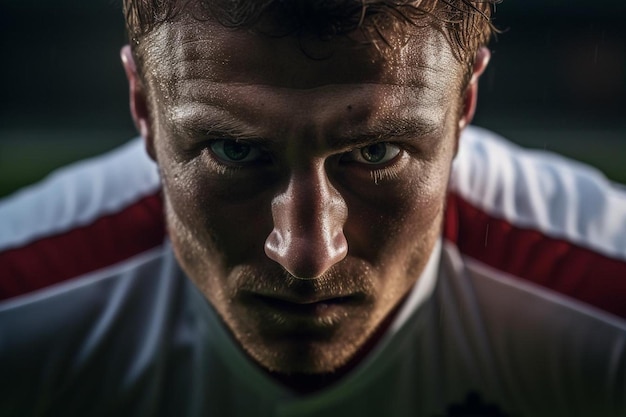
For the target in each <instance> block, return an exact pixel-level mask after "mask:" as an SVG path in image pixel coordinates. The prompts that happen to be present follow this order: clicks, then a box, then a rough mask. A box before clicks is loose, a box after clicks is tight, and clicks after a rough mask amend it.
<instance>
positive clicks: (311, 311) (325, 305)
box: [252, 294, 360, 317]
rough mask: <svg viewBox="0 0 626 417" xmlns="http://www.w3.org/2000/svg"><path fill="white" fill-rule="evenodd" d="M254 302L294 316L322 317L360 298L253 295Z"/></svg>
mask: <svg viewBox="0 0 626 417" xmlns="http://www.w3.org/2000/svg"><path fill="white" fill-rule="evenodd" d="M252 297H253V298H254V299H255V301H256V302H258V303H260V304H262V305H264V306H265V307H267V308H269V309H272V310H277V311H280V312H283V313H285V314H290V315H295V316H303V317H306V316H310V317H316V316H317V317H322V316H325V315H329V314H333V312H335V311H336V310H338V309H342V308H348V307H350V306H352V305H355V304H356V303H357V302H358V299H359V298H360V297H358V296H341V297H328V298H320V299H309V300H306V299H302V300H296V299H292V298H288V297H277V296H266V295H259V294H256V295H253V296H252Z"/></svg>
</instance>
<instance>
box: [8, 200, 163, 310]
mask: <svg viewBox="0 0 626 417" xmlns="http://www.w3.org/2000/svg"><path fill="white" fill-rule="evenodd" d="M164 236H165V221H164V218H163V205H162V202H161V197H160V195H159V194H155V195H150V196H147V197H144V198H142V199H141V200H139V201H137V202H136V203H134V204H132V205H130V206H128V207H126V208H124V209H123V210H122V211H120V212H118V213H114V214H110V215H106V216H103V217H100V218H98V219H97V220H95V221H94V222H93V223H91V224H89V225H86V226H81V227H77V228H74V229H71V230H69V231H67V232H64V233H61V234H58V235H53V236H48V237H44V238H42V239H39V240H36V241H34V242H32V243H29V244H27V245H25V246H23V247H20V248H15V249H10V250H7V251H5V252H2V253H0V266H1V269H2V275H3V276H2V279H0V300H1V299H6V298H10V297H15V296H17V295H21V294H26V293H29V292H31V291H35V290H38V289H41V288H44V287H47V286H50V285H53V284H56V283H59V282H62V281H65V280H67V279H70V278H74V277H77V276H80V275H84V274H86V273H89V272H92V271H95V270H97V269H100V268H105V267H107V266H110V265H113V264H115V263H118V262H121V261H123V260H125V259H128V258H130V257H131V256H133V255H137V254H139V253H141V252H143V251H146V250H148V249H151V248H154V247H156V246H158V245H160V244H161V243H162V242H163V239H164Z"/></svg>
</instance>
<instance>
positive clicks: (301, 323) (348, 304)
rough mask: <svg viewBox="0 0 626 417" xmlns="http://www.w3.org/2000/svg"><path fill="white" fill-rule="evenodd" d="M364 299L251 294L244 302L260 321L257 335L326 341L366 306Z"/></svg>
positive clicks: (354, 296) (243, 299) (243, 298)
mask: <svg viewBox="0 0 626 417" xmlns="http://www.w3.org/2000/svg"><path fill="white" fill-rule="evenodd" d="M363 298H364V296H360V295H358V294H357V295H348V296H336V297H316V298H297V297H290V296H283V295H274V294H272V295H265V294H258V293H247V294H245V296H243V297H242V298H241V299H240V300H241V301H243V304H244V305H245V306H246V308H247V310H248V311H254V316H256V317H257V319H258V320H259V321H258V325H257V326H258V327H257V331H260V332H262V333H265V334H267V335H270V336H272V337H275V338H279V339H284V338H287V339H294V338H295V339H298V338H301V340H304V339H309V338H313V339H320V338H321V339H326V338H329V337H332V335H333V334H334V333H335V332H336V331H337V330H338V329H339V328H340V327H342V325H343V324H344V323H345V322H346V321H347V320H348V321H349V320H350V317H353V316H354V315H355V314H356V312H357V311H358V310H359V306H362V302H363Z"/></svg>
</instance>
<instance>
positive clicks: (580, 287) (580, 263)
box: [444, 193, 626, 318]
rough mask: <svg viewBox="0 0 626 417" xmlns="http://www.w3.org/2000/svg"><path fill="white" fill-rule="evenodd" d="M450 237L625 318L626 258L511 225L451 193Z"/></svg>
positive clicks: (496, 263)
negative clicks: (616, 257)
mask: <svg viewBox="0 0 626 417" xmlns="http://www.w3.org/2000/svg"><path fill="white" fill-rule="evenodd" d="M444 234H445V237H446V239H449V240H451V241H452V242H454V243H455V244H456V245H457V246H458V247H459V250H460V251H461V253H463V254H466V255H468V256H470V257H472V258H474V259H476V260H478V261H480V262H483V263H485V264H487V265H489V266H491V267H493V268H496V269H498V270H501V271H503V272H506V273H508V274H511V275H513V276H516V277H519V278H521V279H524V280H527V281H530V282H533V283H536V284H539V285H541V286H543V287H546V288H549V289H551V290H554V291H557V292H559V293H561V294H565V295H567V296H569V297H572V298H575V299H577V300H579V301H582V302H585V303H587V304H590V305H592V306H595V307H598V308H600V309H602V310H604V311H607V312H609V313H613V314H616V315H618V316H620V317H623V318H626V302H624V300H625V298H626V262H625V261H621V260H617V259H614V258H610V257H608V256H604V255H602V254H600V253H598V252H594V251H592V250H590V249H586V248H583V247H581V246H577V245H575V244H573V243H571V242H568V241H566V240H563V239H556V238H551V237H548V236H546V235H544V234H542V233H541V232H539V231H537V230H533V229H528V228H526V229H525V228H521V227H517V226H514V225H512V224H511V223H509V222H507V221H506V220H503V219H498V218H496V217H493V216H491V215H489V214H488V213H486V212H484V211H482V210H480V209H479V208H477V207H475V206H474V205H472V204H470V203H469V202H467V201H466V200H465V199H463V198H462V197H461V196H459V195H458V194H455V193H451V194H450V196H449V198H448V207H447V212H446V225H445V232H444Z"/></svg>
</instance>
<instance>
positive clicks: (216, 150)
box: [210, 139, 263, 163]
mask: <svg viewBox="0 0 626 417" xmlns="http://www.w3.org/2000/svg"><path fill="white" fill-rule="evenodd" d="M210 147H211V151H213V154H215V156H216V157H217V158H218V159H220V160H222V161H224V162H231V163H233V162H235V163H246V162H255V161H258V160H259V159H261V157H262V156H263V152H262V151H261V149H259V148H258V147H256V146H254V145H251V144H249V143H246V142H238V141H234V140H226V139H222V140H216V141H213V142H212V143H211V145H210Z"/></svg>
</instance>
